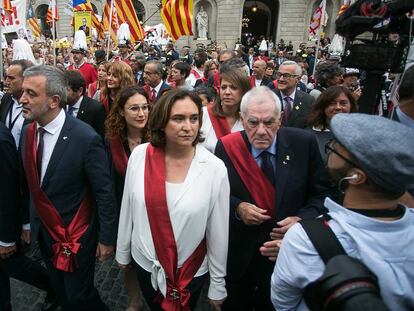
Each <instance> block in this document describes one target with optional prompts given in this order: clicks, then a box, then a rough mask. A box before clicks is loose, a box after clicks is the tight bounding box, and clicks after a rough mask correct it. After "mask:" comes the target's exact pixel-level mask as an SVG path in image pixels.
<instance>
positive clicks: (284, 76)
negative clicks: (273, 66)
mask: <svg viewBox="0 0 414 311" xmlns="http://www.w3.org/2000/svg"><path fill="white" fill-rule="evenodd" d="M297 76H298V75H292V74H290V73H282V72H276V79H279V78H281V77H283V79H291V78H295V77H297Z"/></svg>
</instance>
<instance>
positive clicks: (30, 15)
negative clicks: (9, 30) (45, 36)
mask: <svg viewBox="0 0 414 311" xmlns="http://www.w3.org/2000/svg"><path fill="white" fill-rule="evenodd" d="M26 21H27V23H28V24H29V28H30V29H31V31H32V34H33V36H35V37H38V38H40V35H41V33H42V32H41V30H40V26H39V24H38V23H37V20H36V16H35V15H34V11H33V6H32V4H31V3H30V2H29V6H28V9H27V15H26Z"/></svg>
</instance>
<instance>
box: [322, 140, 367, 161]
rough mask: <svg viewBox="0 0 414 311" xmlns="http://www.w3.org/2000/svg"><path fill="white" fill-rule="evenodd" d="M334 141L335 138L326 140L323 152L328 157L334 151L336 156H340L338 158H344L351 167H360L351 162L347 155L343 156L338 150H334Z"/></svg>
mask: <svg viewBox="0 0 414 311" xmlns="http://www.w3.org/2000/svg"><path fill="white" fill-rule="evenodd" d="M336 143H337V142H336V140H334V139H332V140H330V141H328V142H327V143H326V144H325V154H326V155H327V156H328V157H329V155H330V154H331V153H335V154H336V155H337V156H338V157H340V158H341V159H342V160H344V161H345V162H346V163H348V164H350V165H352V166H353V167H356V168H360V167H359V165H357V164H355V163H354V162H352V161H351V160H349V159H348V158H347V157H345V156H343V155H342V154H340V153H339V152H338V151H336V150H335V149H334V146H335V144H336Z"/></svg>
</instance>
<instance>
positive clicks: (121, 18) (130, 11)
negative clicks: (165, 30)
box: [116, 0, 145, 43]
mask: <svg viewBox="0 0 414 311" xmlns="http://www.w3.org/2000/svg"><path fill="white" fill-rule="evenodd" d="M116 12H117V13H118V22H119V24H122V23H127V24H128V25H129V30H130V31H131V42H132V43H134V42H135V41H140V40H142V39H144V36H145V32H144V29H143V28H142V26H141V23H140V22H139V20H138V17H137V14H136V12H135V9H134V6H133V5H132V0H116Z"/></svg>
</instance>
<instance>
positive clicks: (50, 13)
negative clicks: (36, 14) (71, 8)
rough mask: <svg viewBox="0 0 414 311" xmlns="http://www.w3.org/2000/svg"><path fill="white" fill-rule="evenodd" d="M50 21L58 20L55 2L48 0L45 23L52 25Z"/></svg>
mask: <svg viewBox="0 0 414 311" xmlns="http://www.w3.org/2000/svg"><path fill="white" fill-rule="evenodd" d="M52 19H54V20H55V21H58V20H59V11H58V7H57V5H56V1H55V0H50V2H49V9H48V10H47V16H46V22H47V23H52Z"/></svg>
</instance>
